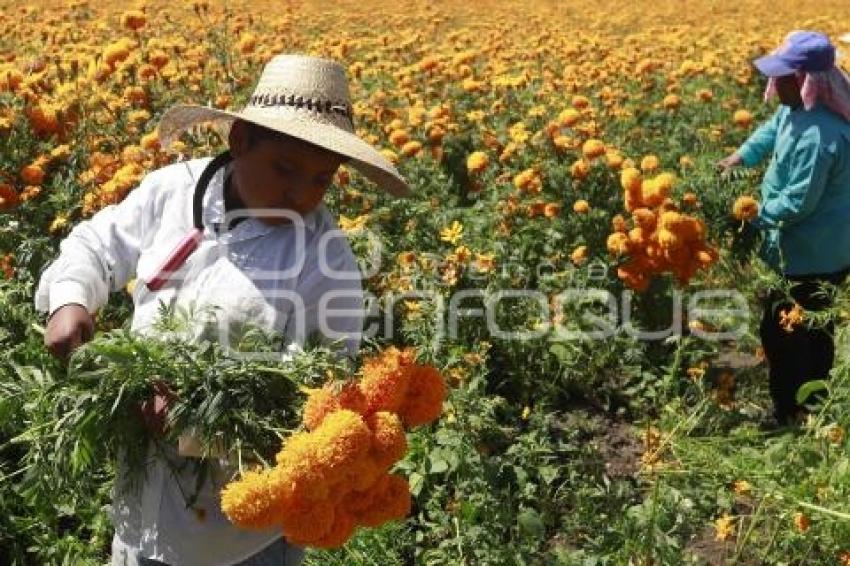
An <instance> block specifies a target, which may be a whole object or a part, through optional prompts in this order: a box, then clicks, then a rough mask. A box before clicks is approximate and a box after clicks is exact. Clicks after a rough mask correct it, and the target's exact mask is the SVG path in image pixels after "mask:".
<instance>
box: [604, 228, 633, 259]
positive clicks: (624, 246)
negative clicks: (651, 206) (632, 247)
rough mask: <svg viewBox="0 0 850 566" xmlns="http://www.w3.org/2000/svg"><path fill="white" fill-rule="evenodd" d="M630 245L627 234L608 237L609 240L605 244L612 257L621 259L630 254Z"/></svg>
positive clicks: (615, 233) (615, 234) (617, 233)
mask: <svg viewBox="0 0 850 566" xmlns="http://www.w3.org/2000/svg"><path fill="white" fill-rule="evenodd" d="M629 244H630V242H629V237H628V236H627V235H626V234H625V233H623V232H614V233H613V234H611V235H610V236H608V240H607V241H606V242H605V247H607V248H608V251H609V252H610V253H611V255H614V256H617V257H619V256H621V255H625V254H627V253H629Z"/></svg>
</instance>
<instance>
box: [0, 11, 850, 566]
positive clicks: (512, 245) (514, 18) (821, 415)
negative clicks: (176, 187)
mask: <svg viewBox="0 0 850 566" xmlns="http://www.w3.org/2000/svg"><path fill="white" fill-rule="evenodd" d="M847 8H848V6H847V3H846V1H845V0H825V1H823V2H817V3H815V2H811V3H809V2H791V1H790V0H774V1H773V2H769V3H765V2H763V1H756V0H737V1H735V2H732V1H728V2H717V1H710V0H677V1H674V0H656V1H653V2H647V1H637V2H627V3H619V4H618V3H607V4H606V3H588V2H579V1H576V0H562V1H559V2H534V3H532V2H528V3H524V4H519V3H513V2H504V3H497V2H490V1H481V2H459V1H456V0H445V1H438V2H418V1H417V2H399V3H386V2H381V3H377V2H372V1H371V0H361V1H358V2H351V1H345V2H342V1H338V2H337V1H335V2H294V1H293V2H283V1H271V0H255V1H252V2H245V1H241V0H239V1H227V2H212V1H211V2H207V1H194V2H163V1H159V0H151V1H149V2H145V3H139V4H133V5H128V4H126V3H123V2H107V1H104V2H96V1H85V0H83V1H78V0H75V1H71V2H62V3H59V2H31V3H26V4H23V3H19V2H10V1H8V0H0V28H1V29H2V30H3V34H2V36H0V321H2V325H0V564H74V565H77V564H101V563H104V562H106V561H107V560H108V557H109V543H110V541H111V538H112V527H111V525H110V522H109V519H108V515H107V509H108V508H107V506H108V504H109V501H110V493H109V490H110V488H111V485H112V480H113V475H114V469H113V466H112V465H110V464H109V463H108V462H105V463H104V464H103V465H102V466H99V467H98V468H97V469H96V472H93V473H86V474H80V475H79V477H74V478H73V481H71V480H72V478H71V476H66V477H62V478H60V477H58V475H57V474H56V473H53V472H51V470H54V471H55V470H56V469H58V468H56V467H55V466H54V463H55V454H54V453H53V449H52V445H51V444H49V443H45V439H46V438H53V439H54V440H55V441H56V442H57V445H58V443H59V442H60V440H62V441H63V442H64V439H62V438H60V437H61V436H62V431H61V430H58V429H57V430H53V431H48V432H51V433H52V434H53V435H54V436H47V435H46V434H45V431H44V428H45V426H46V425H45V424H44V423H45V421H44V414H45V410H46V408H45V407H44V404H43V403H42V402H41V400H42V399H44V398H45V395H46V392H48V391H50V390H51V388H54V387H56V386H57V384H61V382H62V380H63V376H64V372H65V368H64V367H63V366H62V365H61V364H60V363H59V362H57V361H55V360H53V359H52V358H51V357H50V356H49V355H48V353H47V352H46V350H45V348H44V346H43V332H44V318H43V317H42V316H41V315H39V314H38V313H37V312H36V311H35V308H34V304H33V296H34V292H35V286H36V284H37V282H38V278H39V275H40V274H41V272H42V271H43V269H44V267H45V266H46V265H47V263H48V262H49V261H51V260H52V259H53V258H54V257H55V255H56V254H57V252H58V245H59V242H60V241H61V240H62V239H63V238H64V237H65V236H66V235H67V234H68V233H69V231H70V230H71V229H72V228H73V226H74V225H75V224H76V223H77V222H79V221H81V220H84V219H86V218H88V217H90V216H91V215H92V214H94V213H95V212H96V211H98V210H99V209H101V208H103V207H104V206H107V205H110V204H113V203H116V202H119V201H120V200H121V199H122V198H123V197H124V196H125V195H126V194H127V193H128V192H129V191H132V190H133V189H134V188H135V187H136V186H137V185H138V183H139V181H140V180H141V178H142V177H143V176H144V175H145V174H146V173H147V172H149V171H151V170H154V169H156V168H159V167H162V166H164V165H166V164H169V163H172V162H174V161H176V160H179V159H185V158H187V157H197V156H207V155H212V154H214V153H215V152H217V151H219V150H221V149H222V148H224V145H223V140H222V139H221V138H220V137H219V136H217V134H215V132H214V130H212V129H209V128H200V129H197V130H195V131H193V132H191V133H189V134H187V135H185V136H184V137H183V138H181V140H180V141H179V142H178V143H177V144H175V145H173V146H172V147H170V148H163V147H161V146H160V143H159V140H158V138H157V135H156V124H157V121H158V119H159V117H160V116H161V115H162V113H163V112H164V110H165V109H166V108H168V107H169V106H170V105H172V104H174V103H176V102H195V103H201V104H210V105H214V106H217V107H221V108H241V106H242V105H244V103H245V101H246V99H247V97H248V96H249V95H250V93H251V91H252V89H253V85H254V81H255V80H256V78H257V77H258V76H259V73H260V71H261V70H262V66H263V64H264V63H265V62H266V61H268V59H269V58H270V57H271V56H272V55H274V54H277V53H282V52H300V53H309V54H314V55H321V56H326V57H330V58H333V59H336V60H338V61H340V62H341V63H342V64H343V65H344V66H345V67H346V68H347V70H348V76H349V80H350V86H351V94H352V99H353V100H354V101H355V104H354V113H355V126H356V127H357V129H358V133H360V134H361V135H362V136H364V137H365V138H366V139H367V140H368V141H370V142H371V143H374V144H376V145H378V146H379V147H381V148H383V151H384V153H385V154H386V155H387V156H388V157H389V158H390V159H392V160H393V161H394V162H396V163H397V165H398V168H399V170H400V171H401V172H402V173H403V174H404V175H405V177H406V178H407V179H408V180H409V181H410V183H411V186H412V187H413V189H414V191H415V193H416V194H415V197H414V198H413V199H412V200H409V201H396V200H392V199H391V198H390V197H388V196H386V195H384V194H381V193H379V192H377V191H375V190H374V189H373V187H371V186H370V184H369V183H368V182H367V181H366V180H365V179H364V178H361V177H360V176H359V175H357V174H356V173H355V172H353V171H348V170H345V169H342V170H340V172H339V173H338V175H337V178H336V179H335V184H334V187H333V188H332V189H331V190H330V191H329V192H328V197H327V201H328V204H329V206H330V207H331V208H332V210H333V211H334V212H335V214H336V215H337V217H338V221H339V225H340V227H341V228H342V229H343V230H344V231H345V232H346V233H347V234H348V236H349V239H350V241H351V242H352V247H353V249H354V250H355V252H356V254H357V255H358V256H359V257H360V258H362V259H363V260H364V269H365V268H366V267H367V265H366V264H367V263H370V262H371V263H374V262H375V261H376V257H377V260H379V265H380V268H379V269H377V270H373V271H372V272H371V273H370V274H369V276H368V278H367V279H366V280H365V287H366V289H367V290H368V291H369V292H370V293H372V294H373V295H374V296H375V297H376V298H377V301H376V303H377V307H376V312H377V315H376V316H374V317H372V319H371V321H372V322H374V323H375V324H376V325H378V327H379V332H378V333H377V335H376V336H375V339H374V343H370V344H369V346H368V348H386V347H390V346H397V347H399V348H406V347H412V348H415V349H416V351H417V352H419V356H420V358H421V359H422V360H423V363H429V364H432V365H433V366H435V367H437V368H439V370H440V371H441V372H442V374H443V375H444V376H446V378H447V382H448V395H447V398H446V401H445V404H444V405H443V414H442V417H441V418H440V419H439V420H438V421H437V422H435V423H433V424H430V425H426V426H422V427H420V428H418V429H416V430H415V431H413V432H412V433H410V435H409V436H408V439H407V453H406V456H405V457H404V458H403V459H402V460H401V461H399V462H398V463H397V464H396V465H395V466H394V468H393V473H394V474H397V476H401V477H404V478H406V480H407V482H408V483H409V486H410V490H411V493H412V504H411V509H410V513H409V514H408V516H407V518H406V519H405V520H403V521H393V522H390V523H387V524H385V525H384V526H382V527H380V528H377V529H370V530H361V531H358V533H357V534H356V536H354V537H353V538H352V539H351V540H349V541H348V542H347V544H346V545H345V546H344V547H342V548H340V549H334V550H318V549H311V550H310V551H309V552H308V555H307V559H306V562H307V563H308V564H340V565H342V564H346V565H348V564H376V565H378V564H379V565H386V564H469V565H473V564H476V565H477V564H588V565H591V564H727V563H728V564H825V565H826V564H845V565H850V453H848V448H850V439H848V437H847V435H846V434H845V431H846V430H847V429H848V427H850V360H848V352H850V349H849V348H850V342H848V340H850V336H849V335H848V334H850V333H848V329H850V326H848V318H850V295H848V293H847V288H846V286H845V287H844V288H843V289H839V292H838V296H837V299H836V303H835V307H834V308H833V309H832V310H831V311H830V312H829V313H826V315H824V316H827V315H828V316H830V317H832V319H833V320H835V321H836V344H837V352H838V359H837V361H836V366H835V369H834V372H833V374H832V376H831V380H830V381H829V383H828V390H829V395H828V397H827V398H826V400H825V401H822V402H821V403H820V404H818V405H816V406H815V407H814V408H813V410H812V411H811V413H810V415H809V417H808V418H807V420H806V421H805V422H804V423H802V424H801V425H800V426H799V427H797V428H793V429H790V430H779V431H775V430H774V431H772V430H765V429H764V428H763V427H761V426H760V425H761V423H762V422H763V421H764V420H765V418H766V417H767V415H769V414H770V411H771V404H770V397H769V394H768V389H767V370H766V364H765V362H764V360H763V356H762V355H761V353H760V347H759V339H758V323H759V318H760V316H761V311H760V308H759V297H761V296H762V295H763V294H764V293H765V292H766V290H767V289H768V288H770V286H771V285H773V284H775V283H776V281H775V279H776V278H775V276H774V275H773V274H772V273H771V271H770V270H769V269H768V268H767V266H766V265H765V264H764V263H763V262H762V261H761V260H759V259H758V257H757V254H756V249H757V243H758V234H757V233H754V232H753V230H752V229H750V228H749V226H748V224H747V223H746V219H747V218H749V217H751V215H752V214H753V212H754V211H755V210H757V208H756V207H757V203H756V202H755V201H753V200H752V198H755V199H757V198H758V196H759V183H760V180H761V174H762V172H763V169H753V170H742V171H736V172H735V174H733V175H730V176H728V177H723V178H721V177H720V176H719V175H718V174H717V172H716V170H715V163H716V161H717V160H718V159H720V158H722V157H724V156H725V155H727V154H728V153H729V152H730V151H732V150H734V149H735V148H736V147H737V146H738V145H739V144H740V143H741V142H743V141H744V140H745V139H746V137H747V136H748V134H749V133H750V132H752V131H753V129H754V128H755V127H756V126H757V125H758V124H759V123H760V122H761V121H762V120H764V119H766V118H767V117H768V116H770V115H771V113H772V112H773V110H774V106H773V105H774V104H775V102H774V103H770V104H766V103H764V102H763V101H762V92H763V89H764V82H763V79H762V78H761V77H760V76H758V74H757V73H756V72H755V70H754V68H753V66H752V65H751V60H752V59H753V58H755V57H757V56H760V55H762V54H765V53H766V52H768V51H770V50H771V49H773V48H774V47H775V46H776V45H778V44H779V42H780V41H781V40H782V38H783V37H784V36H785V34H786V33H787V32H789V31H791V30H794V29H816V30H819V31H822V32H824V33H827V34H829V35H830V37H831V38H832V40H833V41H834V42H835V43H836V44H837V45H839V47H841V46H842V45H843V47H844V48H845V49H848V50H850V44H847V43H844V44H842V43H841V41H840V38H842V37H843V36H844V34H846V33H847V32H850V11H848V9H847ZM840 64H842V65H843V66H844V68H845V69H847V68H848V67H850V59H847V58H845V59H842V60H841V62H840ZM740 197H752V198H743V199H741V198H740ZM567 289H571V290H574V291H581V290H584V291H587V290H589V289H592V290H596V291H595V292H596V293H597V295H596V296H597V298H598V296H599V295H598V294H599V293H601V294H602V295H601V296H602V297H614V298H615V302H616V305H615V307H616V313H615V317H614V318H615V320H614V321H613V322H614V323H615V324H616V325H617V328H618V329H619V330H620V331H619V332H613V333H611V335H610V336H607V337H606V338H605V339H590V338H588V337H587V336H585V337H584V338H583V339H580V338H578V337H577V335H578V334H579V333H578V332H577V331H578V330H579V329H585V330H586V329H587V328H595V327H597V326H594V324H596V325H598V324H599V321H600V320H603V315H605V316H607V314H606V313H607V312H609V309H608V308H603V307H605V303H604V300H603V301H602V303H601V304H600V302H599V301H598V300H597V301H591V302H590V304H586V303H587V301H585V302H582V301H579V300H576V298H575V297H576V296H578V295H569V296H568V297H567V298H566V299H564V297H563V295H562V296H561V297H559V294H561V293H562V291H564V290H567ZM516 290H531V291H535V292H537V295H535V297H542V298H543V301H542V303H541V301H539V300H537V299H535V298H531V299H529V298H528V297H522V296H515V295H512V294H511V293H512V292H513V291H516ZM716 290H734V291H737V292H738V293H739V294H738V295H736V296H738V297H743V300H744V302H745V306H746V308H743V306H742V305H741V304H737V305H730V304H725V305H724V303H723V300H722V297H715V298H716V299H717V301H715V302H712V303H711V304H712V305H713V306H715V307H717V306H718V305H720V306H725V307H727V308H725V310H720V309H719V308H714V309H707V310H705V309H704V310H703V311H702V312H700V311H699V310H697V309H694V308H685V307H688V306H689V305H691V306H692V305H693V304H694V297H696V296H697V295H698V294H699V293H703V295H702V296H703V297H705V296H706V295H705V292H709V291H716ZM464 292H465V293H464ZM417 293H418V294H417ZM581 296H582V297H585V298H587V296H589V295H588V294H587V293H584V294H582V295H581ZM494 297H495V299H494ZM496 299H498V300H496ZM709 302H710V301H709ZM715 303H717V304H715ZM707 304H708V303H705V304H704V305H703V306H707ZM679 305H683V306H682V308H679ZM458 306H460V307H462V308H463V309H480V310H482V311H483V310H485V306H486V307H487V308H486V310H487V312H488V314H489V315H490V321H489V322H488V319H487V317H486V316H485V315H483V314H479V315H475V314H470V313H469V312H462V313H461V314H459V315H458V314H457V313H458V312H459V311H458V309H457V308H455V307H458ZM732 306H736V307H737V310H733V309H731V308H729V307H732ZM131 308H132V301H131V299H130V295H129V294H128V293H123V292H117V293H114V294H113V296H112V299H111V302H110V304H109V305H108V306H107V307H106V308H104V309H103V310H101V312H99V313H98V317H97V324H98V332H99V333H102V332H107V331H109V330H111V329H116V328H120V327H122V325H125V324H127V323H128V321H129V316H130V312H131ZM453 309H454V310H453ZM452 313H455V316H454V317H452ZM807 314H808V313H805V312H802V311H797V310H795V311H792V312H789V313H787V316H786V323H787V324H788V325H789V326H790V327H793V326H794V325H796V324H817V323H818V320H812V318H815V317H809V316H807ZM627 315H628V318H627ZM747 315H748V316H747ZM593 316H595V317H596V318H595V319H593V320H595V321H596V322H595V323H594V322H593V320H591V319H592V318H593ZM821 322H823V321H822V320H821ZM494 325H496V326H498V328H499V329H502V330H505V331H514V332H520V331H522V332H524V335H523V336H522V339H519V338H517V337H516V336H511V335H508V334H505V333H501V332H498V331H497V332H494V331H493V330H494ZM558 328H560V329H561V331H556V329H558ZM734 328H740V329H742V331H741V332H740V333H739V335H738V336H737V337H736V338H735V339H724V340H719V341H718V340H709V339H706V334H707V333H711V332H715V333H716V332H720V331H723V330H726V329H734ZM638 329H643V330H647V331H649V330H652V331H657V335H656V336H655V337H653V338H651V339H645V338H639V337H637V335H636V331H637V330H638ZM665 329H670V330H669V331H667V332H664V330H665ZM305 416H306V415H305ZM88 464H90V463H87V462H82V463H80V462H75V463H74V465H76V466H87V465H88ZM397 476H393V477H397ZM60 480H61V481H60Z"/></svg>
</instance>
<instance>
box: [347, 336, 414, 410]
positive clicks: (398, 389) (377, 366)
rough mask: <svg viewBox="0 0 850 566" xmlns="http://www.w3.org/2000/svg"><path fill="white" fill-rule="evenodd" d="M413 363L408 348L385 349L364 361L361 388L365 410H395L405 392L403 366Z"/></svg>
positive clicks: (405, 381) (406, 381)
mask: <svg viewBox="0 0 850 566" xmlns="http://www.w3.org/2000/svg"><path fill="white" fill-rule="evenodd" d="M411 363H413V353H412V351H411V350H399V349H397V348H387V349H386V350H384V352H382V353H381V355H379V356H376V357H373V358H369V359H367V360H365V361H364V362H363V368H362V370H361V372H362V374H363V379H361V381H360V384H359V386H360V390H361V391H362V392H363V395H364V396H365V397H366V411H367V413H374V412H376V411H390V412H397V411H398V410H399V408H400V407H401V404H402V403H403V402H404V399H405V397H406V395H407V388H408V385H409V378H408V374H407V372H406V371H404V367H405V366H407V365H410V364H411Z"/></svg>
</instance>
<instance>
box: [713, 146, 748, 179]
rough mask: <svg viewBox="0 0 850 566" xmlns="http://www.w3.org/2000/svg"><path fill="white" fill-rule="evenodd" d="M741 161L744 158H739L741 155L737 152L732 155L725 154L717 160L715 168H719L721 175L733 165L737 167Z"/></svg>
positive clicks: (727, 171) (726, 172) (742, 161)
mask: <svg viewBox="0 0 850 566" xmlns="http://www.w3.org/2000/svg"><path fill="white" fill-rule="evenodd" d="M743 163H744V160H743V159H741V156H740V155H738V152H735V153H733V154H732V155H727V156H726V157H724V158H723V159H721V160H720V161H718V162H717V169H718V170H720V172H721V173H722V174H723V175H726V174H728V173H729V170H730V169H732V168H733V167H738V166H740V165H742V164H743Z"/></svg>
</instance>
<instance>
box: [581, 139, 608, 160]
mask: <svg viewBox="0 0 850 566" xmlns="http://www.w3.org/2000/svg"><path fill="white" fill-rule="evenodd" d="M581 152H582V153H583V154H584V156H585V157H586V158H588V159H596V158H597V157H600V156H602V155H604V154H605V144H604V143H602V141H600V140H596V139H589V140H587V141H586V142H584V145H583V146H582V147H581Z"/></svg>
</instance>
